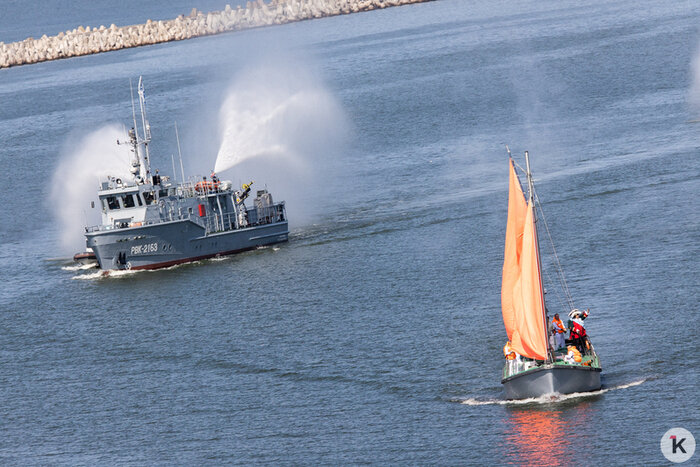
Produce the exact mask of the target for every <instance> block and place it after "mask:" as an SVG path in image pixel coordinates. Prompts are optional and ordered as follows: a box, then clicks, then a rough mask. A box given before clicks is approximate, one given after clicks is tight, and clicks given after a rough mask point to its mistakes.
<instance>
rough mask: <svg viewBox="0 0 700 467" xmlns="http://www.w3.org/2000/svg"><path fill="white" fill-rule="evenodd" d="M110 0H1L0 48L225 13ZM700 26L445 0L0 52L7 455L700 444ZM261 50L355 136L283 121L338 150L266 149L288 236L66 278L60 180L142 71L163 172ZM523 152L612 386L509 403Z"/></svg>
mask: <svg viewBox="0 0 700 467" xmlns="http://www.w3.org/2000/svg"><path fill="white" fill-rule="evenodd" d="M113 3H117V2H73V4H74V5H76V6H74V7H73V8H75V9H76V10H73V9H70V10H68V9H66V7H65V2H48V3H47V5H50V7H47V8H46V10H42V11H38V10H39V9H38V8H34V7H32V9H31V14H28V12H27V11H25V10H26V8H27V7H26V5H25V4H24V3H23V2H8V3H7V5H6V6H4V7H3V8H5V11H4V14H3V15H2V20H1V22H0V40H4V41H6V42H7V41H12V40H19V39H22V38H24V37H27V36H35V37H37V36H40V35H41V34H43V33H47V34H55V33H56V32H58V31H60V30H65V29H68V28H73V27H76V26H78V25H79V24H83V25H91V26H94V25H97V26H99V24H106V25H109V23H112V22H114V23H116V24H119V25H123V24H131V23H136V22H139V21H142V20H144V19H145V18H146V17H152V18H168V17H175V16H177V15H178V14H180V13H187V12H188V11H189V10H190V9H191V8H192V7H194V6H196V7H199V8H203V9H207V8H221V7H222V6H223V5H222V4H220V3H223V2H218V3H217V2H208V3H207V2H200V3H199V4H193V3H191V2H184V1H178V2H165V1H158V2H151V5H150V6H149V7H148V10H147V11H144V12H143V14H142V15H141V14H140V13H139V11H138V10H135V9H134V8H132V9H121V8H119V9H118V8H117V6H116V5H113ZM79 5H83V6H84V8H82V7H80V6H79ZM59 6H60V7H61V8H59ZM74 18H76V19H74ZM699 24H700V3H698V2H692V1H678V2H658V1H655V0H654V1H644V0H642V1H638V0H637V1H618V2H608V1H593V2H576V1H561V2H535V1H523V2H511V1H496V2H491V1H483V0H477V1H474V2H467V1H457V0H444V1H437V2H433V3H427V4H422V5H413V6H409V7H401V8H392V9H387V10H382V11H375V12H371V13H364V14H357V15H351V16H342V17H335V18H327V19H321V20H314V21H308V22H303V23H297V24H290V25H286V26H280V27H274V28H266V29H261V30H255V31H247V32H240V33H234V34H228V35H222V36H216V37H209V38H201V39H196V40H190V41H184V42H178V43H170V44H163V45H158V46H151V47H143V48H137V49H130V50H123V51H118V52H112V53H108V54H103V55H95V56H90V57H82V58H75V59H70V60H61V61H56V62H50V63H42V64H37V65H32V66H23V67H18V68H11V69H4V70H0V164H1V166H0V168H1V170H0V400H1V401H2V403H0V463H2V464H3V465H69V464H82V465H110V464H131V465H148V464H163V465H202V464H209V465H221V464H258V463H269V464H274V465H286V464H312V465H316V464H336V465H337V464H358V463H372V464H382V465H384V464H444V465H498V464H505V463H514V464H528V465H573V464H581V463H582V464H589V465H601V464H604V463H605V464H617V465H639V464H648V465H658V464H662V463H664V462H665V459H664V457H663V456H662V454H661V452H660V450H659V442H660V439H661V436H662V434H663V433H664V432H666V430H668V429H670V428H672V427H684V428H686V429H689V430H690V431H691V432H693V433H694V434H695V436H696V438H697V437H698V436H700V424H699V423H698V420H699V419H700V411H699V410H698V405H699V404H698V400H699V394H698V363H697V345H698V339H697V334H698V332H697V329H696V322H697V319H698V303H699V302H700V294H699V289H700V286H699V283H700V277H699V274H698V270H699V268H698V264H699V262H700V247H699V246H698V245H700V221H699V213H700V202H699V201H698V198H699V195H700V168H699V167H700V166H699V164H698V151H699V149H700V125H697V124H692V123H690V122H691V121H692V120H694V119H697V118H698V115H699V114H700V111H698V110H696V109H694V108H693V107H692V106H691V104H690V101H691V100H692V99H691V98H692V94H691V83H692V81H693V78H694V74H693V73H694V72H693V59H694V56H695V55H696V53H697V51H698V44H699V43H700V35H699V34H698V32H699V31H698V25H699ZM261 62H262V63H263V64H264V67H263V69H268V70H275V69H276V67H277V65H278V64H279V63H282V62H286V63H287V64H286V65H285V68H283V69H284V70H287V71H285V73H286V74H285V76H286V77H287V78H288V79H289V80H290V81H293V80H294V79H295V78H296V79H298V76H297V71H298V75H299V76H302V77H304V76H306V77H309V76H313V80H312V81H308V80H307V81H308V82H309V83H311V84H309V86H312V87H313V88H318V89H322V91H323V93H322V94H321V95H322V96H325V97H324V99H329V100H332V101H333V103H334V105H332V106H330V108H333V109H335V110H333V111H332V112H333V116H334V117H337V122H340V123H337V122H336V123H334V125H335V126H333V128H334V129H336V130H338V131H339V132H340V133H343V134H345V137H344V138H342V140H343V144H342V147H341V146H340V145H339V147H335V148H332V150H331V149H329V148H328V144H327V143H328V141H326V140H324V138H325V137H326V136H327V135H326V131H323V130H322V129H321V130H319V129H317V128H316V127H315V126H314V124H316V123H318V122H317V121H316V120H314V118H311V117H309V115H307V112H310V114H311V115H312V116H313V109H315V108H316V107H317V106H318V105H321V104H323V103H317V102H306V103H305V104H306V105H303V106H301V107H298V108H299V109H301V110H299V111H298V112H297V113H298V117H299V118H298V119H296V118H293V117H295V115H291V116H290V117H291V118H287V119H285V120H284V121H283V122H282V125H283V126H284V128H283V130H284V131H286V132H288V133H289V134H291V136H290V137H291V138H292V139H294V137H295V136H299V138H297V140H299V139H301V140H303V141H302V143H301V144H298V145H297V146H296V147H302V148H305V149H307V153H304V154H301V155H297V156H299V157H301V163H302V166H303V163H306V164H307V165H308V166H312V165H313V166H315V167H321V170H316V171H315V173H314V176H313V177H306V178H304V177H301V178H299V179H297V175H298V174H299V173H300V172H299V171H296V172H295V171H286V170H283V169H282V168H283V167H284V166H285V165H284V164H286V163H287V162H284V161H283V159H284V157H283V156H280V158H281V159H276V158H275V157H268V158H267V159H265V158H264V157H263V158H261V159H260V158H259V160H257V161H256V160H255V158H253V159H252V160H251V161H249V162H250V163H249V165H248V167H250V168H251V170H254V169H255V170H257V171H258V172H260V171H261V168H260V167H263V169H264V170H262V172H261V173H262V174H263V175H262V176H261V175H256V177H257V179H256V184H258V186H263V185H264V184H265V183H268V182H269V188H270V190H271V191H272V192H273V194H274V196H275V198H276V199H286V200H287V202H288V212H289V217H290V219H291V222H292V225H291V235H290V241H289V243H287V244H284V245H281V246H278V247H275V248H267V249H261V250H257V251H253V252H249V253H245V254H241V255H238V256H235V257H231V258H227V259H223V260H216V261H204V262H200V263H196V264H191V265H183V266H179V267H174V268H171V269H167V270H161V271H155V272H141V273H133V274H123V275H118V276H116V277H106V278H105V277H98V275H97V274H95V273H94V272H93V271H83V270H75V268H72V267H71V266H72V262H71V260H70V256H72V254H73V253H75V252H76V251H77V250H75V251H72V250H67V249H65V248H64V247H62V246H61V243H60V242H59V238H60V237H61V236H62V235H64V234H65V232H64V230H65V229H64V228H63V227H61V225H62V224H61V222H60V220H58V219H57V218H56V216H55V213H56V212H57V211H58V210H59V207H60V206H63V205H64V203H65V202H66V200H65V199H64V197H63V196H62V195H61V190H60V189H59V190H58V192H57V191H56V190H55V187H56V184H57V183H59V187H60V186H65V187H66V189H68V187H69V186H71V185H72V184H73V183H77V180H78V178H79V177H84V174H83V172H81V171H80V167H75V179H73V177H72V176H70V175H69V176H66V177H65V178H64V179H62V180H57V179H56V178H55V173H56V170H57V167H59V165H60V164H61V162H62V160H64V159H65V158H66V157H69V155H70V154H72V153H74V152H75V151H77V150H78V149H80V148H81V147H82V146H84V141H85V138H86V136H87V135H90V134H93V132H96V131H98V130H99V129H100V128H103V127H104V126H105V125H107V124H109V123H110V122H124V123H125V124H128V121H129V119H130V117H131V107H130V103H129V79H132V80H135V79H138V76H139V75H143V77H144V80H145V83H146V90H147V95H148V105H149V111H150V114H149V116H150V119H151V125H152V128H153V133H154V143H153V146H152V149H153V163H154V165H156V166H158V167H160V168H161V170H162V172H165V173H169V172H171V170H170V167H171V157H170V155H171V154H173V153H175V154H177V152H176V151H177V150H176V149H175V148H176V143H175V139H174V132H173V130H172V125H173V121H177V122H178V125H179V127H180V129H181V135H182V136H183V140H184V141H183V146H184V147H183V149H184V150H185V166H186V169H188V170H189V171H192V172H194V171H200V172H204V171H205V170H210V169H211V167H213V161H214V159H215V157H216V151H217V147H218V146H217V145H218V143H217V142H216V134H217V133H216V127H217V125H218V124H217V121H218V120H217V119H218V118H219V114H218V112H219V111H218V106H219V105H220V104H221V102H223V101H224V97H225V96H226V93H227V89H229V86H230V85H231V83H232V82H238V83H239V86H240V82H241V80H243V82H244V83H245V77H246V76H247V75H246V73H250V72H251V70H255V69H260V67H261V65H260V63H261ZM290 62H291V63H292V65H289V63H290ZM256 67H257V68H256ZM290 69H291V72H290V71H289V70H290ZM295 70H296V71H295ZM252 76H255V73H253V74H252ZM241 77H243V78H241ZM304 79H306V78H304ZM253 81H255V80H251V81H250V85H251V87H254V85H255V84H256V83H255V82H253ZM254 94H255V96H260V95H265V94H264V93H262V94H261V93H254ZM305 95H307V94H303V93H302V94H300V95H299V96H298V97H299V99H300V100H304V96H305ZM299 122H301V123H299ZM288 136H289V135H288ZM273 139H274V138H273ZM212 141H213V142H212ZM333 141H335V140H333ZM109 143H110V144H111V141H110V142H109ZM273 143H274V141H273ZM297 143H298V141H297ZM505 144H509V145H510V147H511V149H512V150H513V151H514V153H517V154H518V155H522V152H523V151H524V150H529V151H530V154H531V156H532V163H533V171H534V172H535V177H536V183H537V187H538V194H539V196H540V198H541V200H542V202H543V208H544V212H545V215H546V218H547V221H548V224H549V228H550V230H551V232H552V236H553V239H554V243H555V245H556V248H557V252H558V253H559V257H560V260H561V262H562V264H563V267H564V271H565V273H566V275H567V278H568V280H569V287H570V288H571V291H572V294H573V296H574V300H575V302H576V305H577V306H578V307H583V308H588V307H590V308H591V310H592V312H591V317H590V318H589V319H588V320H587V327H588V330H589V332H590V334H591V336H592V339H593V341H594V343H595V345H596V349H597V350H598V352H599V354H600V355H601V358H602V363H603V365H604V374H603V377H604V388H605V390H604V391H602V392H601V393H598V394H597V395H593V396H588V397H574V398H568V399H566V398H565V399H562V400H556V401H551V402H548V401H532V402H529V403H527V404H505V403H503V400H502V390H501V385H500V374H501V368H502V363H503V357H502V353H501V347H502V346H503V344H504V342H505V332H504V329H503V323H502V320H501V315H500V270H501V262H502V249H503V239H504V234H505V219H506V197H507V158H506V155H505ZM280 160H282V162H279V161H280ZM277 162H279V164H278V163H277ZM520 162H521V163H522V158H521V159H520ZM256 164H257V165H256ZM280 167H282V168H280ZM295 174H296V175H295ZM222 176H223V178H230V179H232V180H233V181H234V183H239V182H241V181H247V179H248V177H249V174H248V173H244V172H243V168H242V167H239V168H234V169H232V170H231V171H228V172H225V173H223V174H222ZM273 182H274V183H273ZM60 184H63V185H60ZM95 188H96V182H95ZM87 204H88V203H87V201H86V202H85V206H83V208H85V209H86V210H87V209H89V206H87ZM89 215H90V213H87V212H86V213H85V216H89ZM78 219H80V216H79V217H78ZM84 223H85V222H84V218H83V220H79V221H77V222H76V223H75V225H74V229H75V232H76V235H77V237H80V232H81V231H82V229H83V226H84ZM549 295H552V297H551V299H550V308H553V309H555V310H557V311H561V309H560V308H558V306H559V305H558V301H557V300H556V295H555V294H554V292H552V293H551V294H548V299H549V298H550V297H549ZM698 455H700V454H698V453H696V454H695V458H694V461H695V462H696V463H697V459H698Z"/></svg>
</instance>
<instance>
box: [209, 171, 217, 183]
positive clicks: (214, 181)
mask: <svg viewBox="0 0 700 467" xmlns="http://www.w3.org/2000/svg"><path fill="white" fill-rule="evenodd" d="M210 178H211V181H212V183H214V184H216V183H219V177H217V176H216V173H214V171H213V170H212V172H211V177H210Z"/></svg>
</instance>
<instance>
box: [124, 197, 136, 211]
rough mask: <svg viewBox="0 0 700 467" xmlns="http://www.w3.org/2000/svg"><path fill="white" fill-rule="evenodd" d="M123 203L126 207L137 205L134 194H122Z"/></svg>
mask: <svg viewBox="0 0 700 467" xmlns="http://www.w3.org/2000/svg"><path fill="white" fill-rule="evenodd" d="M122 204H123V205H124V207H125V208H133V207H134V206H136V203H134V197H133V196H132V195H122Z"/></svg>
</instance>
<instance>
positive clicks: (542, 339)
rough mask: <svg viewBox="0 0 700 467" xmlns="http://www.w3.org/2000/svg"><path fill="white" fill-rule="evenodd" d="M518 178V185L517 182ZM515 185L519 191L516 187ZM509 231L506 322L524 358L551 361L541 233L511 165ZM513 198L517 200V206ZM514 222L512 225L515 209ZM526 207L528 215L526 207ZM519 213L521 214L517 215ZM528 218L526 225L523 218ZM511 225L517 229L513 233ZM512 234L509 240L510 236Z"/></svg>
mask: <svg viewBox="0 0 700 467" xmlns="http://www.w3.org/2000/svg"><path fill="white" fill-rule="evenodd" d="M514 178H515V182H514V180H513V179H514ZM513 183H515V184H516V185H517V187H515V189H514V187H513ZM509 196H510V199H509V205H508V226H507V227H506V249H505V255H504V261H503V283H502V285H501V307H502V311H503V322H504V323H505V325H506V332H507V333H508V338H509V339H510V342H511V346H512V348H513V350H515V351H516V352H517V353H519V354H520V355H522V356H525V357H528V358H534V359H537V360H546V358H547V331H546V329H547V328H546V323H545V313H544V300H543V294H542V279H541V276H540V264H539V252H538V251H537V248H538V245H537V230H536V228H535V213H534V208H533V206H532V203H531V204H530V205H527V204H525V197H524V196H523V194H522V189H520V184H519V182H518V180H517V176H516V175H515V171H514V169H513V163H512V161H511V188H510V195H509ZM513 197H515V198H516V200H515V202H514V200H513ZM513 204H515V205H516V208H515V209H514V210H513V221H512V222H511V205H513ZM523 205H524V206H525V207H524V212H523V210H522V206H523ZM516 209H517V211H516ZM521 214H524V219H523V221H522V224H519V222H520V217H519V216H520V215H521ZM511 224H512V225H513V228H512V231H511ZM509 233H510V234H511V236H509V235H508V234H509Z"/></svg>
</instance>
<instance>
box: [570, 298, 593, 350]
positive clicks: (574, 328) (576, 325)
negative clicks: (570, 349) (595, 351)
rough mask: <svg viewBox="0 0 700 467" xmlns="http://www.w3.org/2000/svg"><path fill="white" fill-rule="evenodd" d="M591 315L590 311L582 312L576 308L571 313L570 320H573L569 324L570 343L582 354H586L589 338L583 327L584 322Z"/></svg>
mask: <svg viewBox="0 0 700 467" xmlns="http://www.w3.org/2000/svg"><path fill="white" fill-rule="evenodd" d="M589 314H590V311H589V310H586V311H580V310H577V309H575V308H574V309H573V310H571V311H570V312H569V318H571V319H570V320H569V323H568V325H569V326H568V327H569V329H570V330H571V333H570V334H569V341H570V342H571V343H572V344H573V345H575V346H576V348H577V349H578V350H579V351H580V352H581V353H586V352H585V349H586V347H587V346H586V340H587V337H586V328H585V327H584V326H583V320H584V319H586V318H588V315H589Z"/></svg>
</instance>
